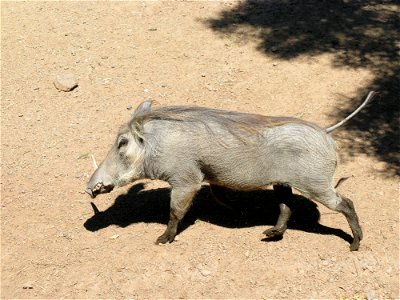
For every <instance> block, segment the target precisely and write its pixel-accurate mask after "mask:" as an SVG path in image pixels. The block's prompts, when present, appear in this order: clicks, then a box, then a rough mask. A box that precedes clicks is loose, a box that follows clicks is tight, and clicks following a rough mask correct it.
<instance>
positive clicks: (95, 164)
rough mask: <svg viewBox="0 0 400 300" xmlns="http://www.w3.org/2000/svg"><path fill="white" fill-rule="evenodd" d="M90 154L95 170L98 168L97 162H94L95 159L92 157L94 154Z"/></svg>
mask: <svg viewBox="0 0 400 300" xmlns="http://www.w3.org/2000/svg"><path fill="white" fill-rule="evenodd" d="M90 156H91V157H92V164H93V169H94V170H95V171H96V170H97V168H98V166H97V163H96V160H95V159H94V156H93V154H91V155H90Z"/></svg>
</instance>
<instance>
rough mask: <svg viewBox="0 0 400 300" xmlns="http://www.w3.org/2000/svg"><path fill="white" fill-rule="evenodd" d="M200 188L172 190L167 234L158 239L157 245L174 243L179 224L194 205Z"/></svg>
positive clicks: (187, 187)
mask: <svg viewBox="0 0 400 300" xmlns="http://www.w3.org/2000/svg"><path fill="white" fill-rule="evenodd" d="M200 188H201V185H200V184H199V185H191V186H185V187H173V188H172V191H171V204H170V206H171V208H170V213H169V222H168V226H167V229H166V230H165V232H164V233H163V234H162V235H161V236H160V237H159V238H158V239H157V241H156V244H165V243H167V242H169V243H172V242H173V240H174V238H175V236H176V233H177V230H178V225H179V222H180V221H181V220H182V219H183V217H184V216H185V214H186V212H187V211H188V209H189V207H190V205H191V204H192V201H193V197H194V196H195V195H196V193H197V191H198V190H199V189H200Z"/></svg>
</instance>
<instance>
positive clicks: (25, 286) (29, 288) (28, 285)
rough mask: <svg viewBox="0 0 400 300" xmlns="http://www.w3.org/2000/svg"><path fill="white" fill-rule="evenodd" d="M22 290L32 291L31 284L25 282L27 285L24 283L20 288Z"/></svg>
mask: <svg viewBox="0 0 400 300" xmlns="http://www.w3.org/2000/svg"><path fill="white" fill-rule="evenodd" d="M22 288H23V289H24V290H31V289H33V285H32V282H27V283H25V284H24V285H23V286H22Z"/></svg>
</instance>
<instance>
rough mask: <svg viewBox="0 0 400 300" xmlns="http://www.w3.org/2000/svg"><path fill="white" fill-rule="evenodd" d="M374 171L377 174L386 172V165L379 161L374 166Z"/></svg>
mask: <svg viewBox="0 0 400 300" xmlns="http://www.w3.org/2000/svg"><path fill="white" fill-rule="evenodd" d="M374 169H375V170H377V171H378V172H382V171H385V170H386V163H385V162H383V161H381V162H378V163H376V164H375V165H374Z"/></svg>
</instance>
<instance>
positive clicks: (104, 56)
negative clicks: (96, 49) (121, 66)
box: [100, 55, 108, 59]
mask: <svg viewBox="0 0 400 300" xmlns="http://www.w3.org/2000/svg"><path fill="white" fill-rule="evenodd" d="M100 58H101V59H107V58H108V56H107V55H102V56H100Z"/></svg>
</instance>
